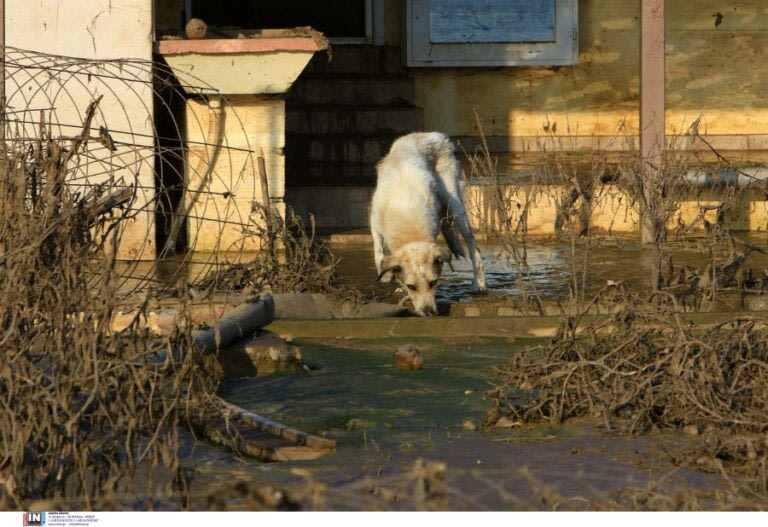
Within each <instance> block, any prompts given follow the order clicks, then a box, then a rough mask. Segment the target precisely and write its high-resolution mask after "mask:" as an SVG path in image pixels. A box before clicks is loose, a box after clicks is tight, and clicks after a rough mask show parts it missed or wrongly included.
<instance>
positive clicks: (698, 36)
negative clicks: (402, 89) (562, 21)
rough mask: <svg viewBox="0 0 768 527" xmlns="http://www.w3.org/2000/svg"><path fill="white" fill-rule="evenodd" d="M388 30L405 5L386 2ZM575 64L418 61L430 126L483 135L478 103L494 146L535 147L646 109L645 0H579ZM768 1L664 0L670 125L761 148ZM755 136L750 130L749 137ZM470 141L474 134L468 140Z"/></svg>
mask: <svg viewBox="0 0 768 527" xmlns="http://www.w3.org/2000/svg"><path fill="white" fill-rule="evenodd" d="M387 9H388V18H387V29H388V31H387V37H388V43H389V44H390V45H398V44H399V42H400V39H401V31H402V24H401V22H400V21H401V20H402V12H401V8H400V4H399V3H398V2H394V1H391V2H388V3H387ZM579 48H580V50H579V60H578V64H576V65H574V66H564V67H549V68H548V67H510V68H463V69H458V68H424V69H411V70H410V73H411V74H412V75H413V77H414V79H415V80H416V98H415V99H416V100H415V102H416V104H417V105H419V106H421V107H423V108H424V121H425V127H426V128H428V129H436V130H441V131H443V132H446V133H448V134H450V135H452V136H454V137H458V138H462V137H464V138H467V137H469V138H471V137H476V136H477V135H478V130H477V127H476V125H475V117H474V111H477V114H478V115H479V117H480V119H481V120H482V123H483V127H484V131H485V133H486V134H487V135H488V136H491V137H492V138H493V140H492V141H491V145H492V147H494V149H495V150H497V151H504V150H507V149H511V150H522V149H524V148H531V147H535V143H534V142H528V143H525V142H524V141H522V140H521V138H526V137H533V136H539V135H542V134H544V133H545V130H544V127H545V125H546V124H547V123H549V125H550V127H551V125H552V124H553V123H557V126H556V130H557V133H558V134H561V135H563V134H569V135H578V136H586V137H589V136H593V135H598V136H609V135H614V134H616V133H617V127H618V125H619V123H620V122H622V120H626V123H627V126H628V127H629V128H630V129H634V130H636V129H637V126H638V112H639V52H640V50H639V1H636V0H581V1H580V2H579ZM767 97H768V3H766V2H764V1H762V0H725V1H724V0H720V1H718V0H691V1H686V2H683V1H680V0H670V1H668V2H667V132H668V133H670V134H672V133H679V132H681V131H685V129H686V128H687V127H688V126H689V125H690V123H691V122H692V121H693V120H694V119H696V118H697V117H699V116H701V117H702V120H701V127H700V131H701V132H706V133H708V134H716V135H724V136H727V137H725V138H721V141H720V144H721V145H723V148H724V149H726V150H742V149H744V150H750V151H752V150H764V149H766V144H768V141H766V140H765V138H766V137H768V99H767ZM745 136H751V137H745ZM470 143H471V141H470Z"/></svg>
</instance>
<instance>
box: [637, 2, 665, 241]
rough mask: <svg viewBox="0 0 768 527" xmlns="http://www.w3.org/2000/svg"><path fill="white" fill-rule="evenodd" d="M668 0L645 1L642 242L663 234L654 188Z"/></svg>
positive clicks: (660, 151)
mask: <svg viewBox="0 0 768 527" xmlns="http://www.w3.org/2000/svg"><path fill="white" fill-rule="evenodd" d="M664 2H665V0H641V8H640V9H641V13H640V15H641V16H640V151H641V154H642V156H643V164H642V166H643V174H642V177H643V188H644V191H645V198H646V199H645V201H646V208H648V209H650V210H644V211H643V223H642V228H641V232H642V241H643V242H644V243H651V242H653V241H656V237H657V236H659V234H660V233H658V232H656V231H657V230H658V225H655V222H654V221H653V212H654V211H653V207H654V201H655V200H654V199H653V198H652V196H651V189H653V188H654V185H655V184H656V182H657V181H658V175H659V172H660V171H661V170H662V163H663V161H664V125H665V121H664V111H665V104H664V93H665V74H664V65H665V61H664V34H665V23H664Z"/></svg>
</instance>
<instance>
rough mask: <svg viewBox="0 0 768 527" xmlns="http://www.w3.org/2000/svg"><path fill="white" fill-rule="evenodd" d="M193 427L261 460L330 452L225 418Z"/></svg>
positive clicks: (304, 457) (302, 458) (298, 458)
mask: <svg viewBox="0 0 768 527" xmlns="http://www.w3.org/2000/svg"><path fill="white" fill-rule="evenodd" d="M194 428H195V429H196V431H197V432H198V433H200V434H201V435H202V436H203V437H205V438H206V439H208V440H209V441H211V442H213V443H215V444H217V445H221V446H224V447H226V448H229V449H231V450H233V451H235V452H237V453H238V454H241V455H244V456H248V457H252V458H255V459H260V460H262V461H305V460H311V459H317V458H319V457H321V456H324V455H326V454H328V452H330V450H328V449H318V448H314V447H311V446H306V445H296V444H293V443H291V442H290V441H288V440H286V439H282V438H278V437H275V436H272V435H270V434H268V433H266V432H262V431H259V430H254V429H252V428H247V427H244V426H243V425H242V424H240V423H237V422H232V421H229V422H228V421H226V420H224V419H217V420H213V421H208V422H206V423H198V424H197V425H196V426H195V427H194Z"/></svg>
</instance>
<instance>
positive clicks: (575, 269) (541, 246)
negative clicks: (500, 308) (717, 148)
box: [333, 232, 768, 309]
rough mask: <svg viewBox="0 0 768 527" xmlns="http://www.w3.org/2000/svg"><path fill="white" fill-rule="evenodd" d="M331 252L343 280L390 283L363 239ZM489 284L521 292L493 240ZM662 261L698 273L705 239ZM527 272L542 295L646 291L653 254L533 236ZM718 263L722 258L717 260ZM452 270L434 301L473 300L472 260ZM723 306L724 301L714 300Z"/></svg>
mask: <svg viewBox="0 0 768 527" xmlns="http://www.w3.org/2000/svg"><path fill="white" fill-rule="evenodd" d="M735 237H736V238H737V239H739V240H741V241H744V242H747V243H750V244H753V245H755V246H758V247H761V248H766V247H768V242H767V241H766V234H765V233H757V232H750V233H746V232H745V233H738V234H737V235H736V236H735ZM333 249H334V252H335V253H336V254H337V255H338V256H340V257H341V259H342V260H341V264H340V268H339V273H340V275H341V276H342V277H343V278H344V280H345V281H346V282H347V283H349V284H351V285H354V286H356V287H359V288H362V289H374V290H375V291H376V292H378V293H384V292H386V291H388V290H391V289H392V288H391V287H390V288H387V287H383V286H380V285H372V284H373V282H374V281H375V279H376V270H375V266H374V263H373V251H372V249H371V247H369V246H368V245H338V246H334V247H333ZM481 251H482V253H483V262H484V268H485V273H486V280H487V285H488V293H487V294H486V295H483V297H482V299H483V300H489V299H491V300H492V299H494V298H496V299H518V298H520V297H521V287H520V282H519V277H520V268H521V267H520V265H517V264H516V263H515V261H514V260H513V259H512V258H511V257H510V256H509V252H508V251H505V250H504V249H503V248H502V247H500V246H497V245H483V246H481ZM664 255H665V261H666V258H667V257H671V258H672V264H673V268H674V272H675V273H677V272H678V271H679V269H680V267H681V266H691V267H693V268H695V269H697V270H699V272H700V273H701V274H704V271H705V269H706V267H707V264H708V263H709V258H710V257H709V254H708V248H707V242H706V239H704V238H701V239H698V240H691V241H687V242H685V243H670V244H669V245H668V246H667V247H665V249H664ZM525 260H526V262H527V265H528V271H527V275H526V276H524V277H523V280H522V283H523V287H524V288H525V291H526V295H527V296H529V297H530V296H534V295H535V294H538V295H539V296H540V298H542V299H543V300H558V299H559V300H563V299H566V298H568V296H569V294H570V290H571V288H572V287H573V284H574V277H575V283H576V287H577V288H578V291H579V293H581V292H582V291H583V292H584V294H585V297H586V298H590V297H591V296H592V295H594V294H596V293H597V292H598V291H599V290H600V289H601V288H603V287H604V286H605V285H606V283H607V281H608V280H612V281H622V282H624V283H625V284H626V285H627V286H629V287H630V288H632V289H634V290H637V291H642V290H645V291H648V290H650V287H651V271H652V266H653V258H652V253H651V250H650V248H648V247H646V246H643V245H642V244H641V243H639V242H638V241H637V240H636V239H635V238H614V239H603V240H597V241H595V240H593V241H591V242H589V243H587V242H586V241H585V240H579V241H577V243H576V244H575V246H571V244H570V243H568V242H561V241H556V240H547V239H534V240H532V241H529V242H528V246H527V247H526V259H525ZM718 263H722V260H719V261H718ZM452 265H453V268H454V270H451V269H449V268H448V267H447V266H445V267H444V269H443V274H442V275H441V276H442V278H441V281H440V285H439V288H438V292H437V299H438V301H442V302H447V303H451V302H472V301H475V300H478V299H479V298H478V296H477V295H476V294H474V293H473V292H472V265H471V263H470V261H469V260H467V259H455V260H454V261H453V263H452ZM746 268H751V269H753V270H754V273H755V276H758V277H760V276H763V273H764V270H766V269H768V255H765V254H760V253H757V252H755V253H753V254H752V255H750V256H749V258H748V259H747V263H746ZM718 307H719V308H720V309H727V307H728V306H718Z"/></svg>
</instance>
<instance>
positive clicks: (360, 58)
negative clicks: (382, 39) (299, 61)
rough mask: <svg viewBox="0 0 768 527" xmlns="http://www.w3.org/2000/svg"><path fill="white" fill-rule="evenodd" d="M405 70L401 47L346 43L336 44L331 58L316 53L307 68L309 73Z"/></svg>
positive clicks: (369, 72)
mask: <svg viewBox="0 0 768 527" xmlns="http://www.w3.org/2000/svg"><path fill="white" fill-rule="evenodd" d="M404 71H405V68H404V67H403V61H402V53H401V50H400V48H399V47H385V46H371V45H363V44H361V45H344V46H334V47H333V49H332V51H331V54H330V60H329V56H328V55H326V54H325V53H318V54H316V55H315V56H314V57H313V58H312V60H311V61H310V63H309V64H308V65H307V68H306V69H305V73H307V74H309V75H336V74H340V73H341V74H344V73H354V74H381V73H385V74H394V75H397V74H402V73H403V72H404Z"/></svg>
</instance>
